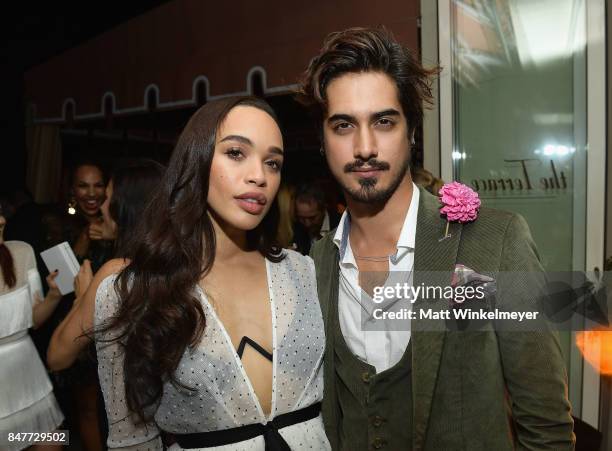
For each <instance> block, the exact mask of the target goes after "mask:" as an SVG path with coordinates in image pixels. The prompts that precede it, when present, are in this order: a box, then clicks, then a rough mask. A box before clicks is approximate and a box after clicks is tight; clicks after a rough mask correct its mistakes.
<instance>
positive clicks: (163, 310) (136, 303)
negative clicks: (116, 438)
mask: <svg viewBox="0 0 612 451" xmlns="http://www.w3.org/2000/svg"><path fill="white" fill-rule="evenodd" d="M239 105H242V106H251V107H255V108H258V109H260V110H262V111H265V112H266V113H268V114H269V115H270V116H271V117H272V118H274V120H275V121H277V119H276V116H275V114H274V112H273V111H272V109H271V108H270V106H269V105H268V104H267V103H266V102H265V101H263V100H261V99H257V98H252V97H232V98H225V99H220V100H215V101H212V102H210V103H207V104H206V105H204V106H203V107H201V108H200V109H199V110H198V111H196V113H195V114H194V115H193V116H192V117H191V119H190V120H189V122H188V123H187V125H186V127H185V129H184V130H183V132H182V133H181V135H180V137H179V139H178V142H177V145H176V147H175V149H174V153H173V154H172V158H171V159H170V163H169V165H168V169H167V171H166V174H165V175H164V177H163V179H162V182H161V184H160V186H159V188H158V189H157V191H156V192H155V194H154V196H153V199H152V200H151V202H150V203H149V205H148V207H147V208H146V210H145V214H144V216H145V221H144V222H143V224H144V226H142V227H140V228H139V229H138V230H137V232H136V233H135V234H134V237H133V240H132V243H131V245H130V246H129V252H128V255H126V257H128V258H129V259H130V264H129V265H128V266H127V267H126V268H125V269H124V270H123V271H122V272H121V274H120V275H119V277H118V278H117V282H116V289H117V291H118V293H119V297H120V299H121V303H120V307H119V311H118V314H117V315H116V316H115V317H114V318H112V319H111V321H110V322H109V324H108V325H107V326H106V327H103V328H102V329H101V330H100V331H110V330H112V331H113V334H112V335H113V336H114V337H113V340H118V342H119V343H120V344H121V345H122V347H123V350H124V379H125V391H126V401H127V405H128V407H129V409H130V410H131V411H132V412H134V413H136V414H137V416H138V417H139V419H140V420H142V421H150V420H151V418H152V415H153V412H154V410H155V408H156V406H157V404H158V402H159V401H160V399H161V395H162V390H163V384H164V383H166V382H170V383H172V384H174V385H176V386H183V385H182V384H181V383H180V382H179V381H178V380H177V379H176V377H175V374H174V372H175V370H176V368H177V366H178V364H179V361H180V359H181V358H182V356H183V354H184V352H185V350H186V349H187V348H188V347H193V346H195V345H196V344H197V343H199V341H200V340H201V337H202V334H203V332H204V327H205V324H206V323H205V316H204V310H203V308H202V305H201V301H200V300H199V299H198V297H197V295H196V293H195V291H194V288H195V287H196V284H197V283H198V282H199V281H200V279H201V278H202V277H203V276H204V275H205V274H206V273H207V272H208V271H209V270H210V268H211V267H212V265H213V262H214V259H215V247H216V245H215V233H214V229H213V224H212V222H211V220H210V218H209V215H208V203H207V197H208V187H209V178H210V168H211V162H212V159H213V154H214V148H215V139H216V134H217V131H218V129H219V126H220V125H221V123H222V122H223V120H224V119H225V118H226V116H227V114H228V113H229V112H230V110H231V109H232V108H234V107H236V106H239ZM277 123H278V121H277ZM277 222H278V208H277V206H276V202H274V203H273V205H272V206H271V209H270V212H269V213H268V214H267V215H266V217H265V218H264V220H263V221H262V222H261V223H260V224H259V226H258V227H257V228H256V229H254V230H253V231H251V232H250V233H248V234H247V240H248V243H249V245H250V246H251V248H252V249H254V250H255V249H256V250H258V251H259V252H260V253H261V254H262V255H264V256H265V257H266V258H268V259H270V260H272V261H280V260H281V259H282V251H281V249H280V248H279V247H278V246H276V244H275V243H274V239H275V234H276V226H277ZM98 332H99V331H98Z"/></svg>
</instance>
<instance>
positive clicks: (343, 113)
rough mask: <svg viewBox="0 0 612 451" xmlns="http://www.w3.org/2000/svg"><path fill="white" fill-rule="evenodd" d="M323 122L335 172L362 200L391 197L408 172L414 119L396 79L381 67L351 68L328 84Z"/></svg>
mask: <svg viewBox="0 0 612 451" xmlns="http://www.w3.org/2000/svg"><path fill="white" fill-rule="evenodd" d="M327 101H328V108H327V115H326V117H325V118H324V123H323V139H324V145H325V154H326V158H327V162H328V164H329V167H330V170H331V172H332V173H333V174H334V176H335V177H336V180H338V183H340V185H341V186H342V188H343V190H344V191H345V192H346V193H347V195H348V196H349V197H351V198H352V199H353V200H355V201H358V202H365V203H379V202H385V201H386V200H387V199H389V197H391V195H392V194H393V193H394V192H395V190H396V189H397V187H398V186H399V184H400V183H401V182H402V180H403V179H404V177H405V176H406V174H407V170H408V165H409V162H410V144H409V140H408V123H407V121H406V117H405V116H404V113H403V110H402V107H401V104H400V101H399V95H398V91H397V87H396V85H395V83H394V82H393V80H392V79H391V78H390V77H389V76H388V75H386V74H383V73H381V72H361V73H348V74H344V75H342V76H340V77H338V78H336V79H334V80H332V81H331V82H330V83H329V85H328V86H327Z"/></svg>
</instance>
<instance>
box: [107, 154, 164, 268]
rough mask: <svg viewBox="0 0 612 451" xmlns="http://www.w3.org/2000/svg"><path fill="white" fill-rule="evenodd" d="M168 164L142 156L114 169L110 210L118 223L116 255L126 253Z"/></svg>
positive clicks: (119, 255) (120, 255)
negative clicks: (165, 165)
mask: <svg viewBox="0 0 612 451" xmlns="http://www.w3.org/2000/svg"><path fill="white" fill-rule="evenodd" d="M165 170H166V168H165V167H164V166H163V165H161V164H160V163H158V162H157V161H153V160H148V159H141V160H136V161H132V162H130V163H127V164H123V165H121V166H119V167H117V168H116V169H114V170H113V172H112V174H111V179H110V180H111V182H113V194H112V196H111V199H110V205H109V212H110V215H111V217H112V218H113V221H115V223H116V224H117V238H116V239H115V256H116V257H123V256H125V255H127V253H128V252H129V250H128V246H129V242H130V241H131V238H132V236H133V234H134V231H135V230H136V228H137V225H138V224H140V222H141V221H142V220H143V213H144V210H145V208H146V206H147V205H148V203H149V201H150V200H151V197H152V194H153V193H154V192H155V190H156V189H157V187H158V186H159V184H160V181H161V179H162V176H163V174H164V171H165Z"/></svg>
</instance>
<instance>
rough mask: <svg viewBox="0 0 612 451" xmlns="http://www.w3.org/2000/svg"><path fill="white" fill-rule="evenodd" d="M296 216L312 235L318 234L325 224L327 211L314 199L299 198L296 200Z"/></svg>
mask: <svg viewBox="0 0 612 451" xmlns="http://www.w3.org/2000/svg"><path fill="white" fill-rule="evenodd" d="M295 216H296V217H297V220H298V221H299V222H300V223H301V224H302V225H303V226H304V227H305V228H306V230H308V233H309V234H310V236H318V234H319V232H320V231H321V226H322V225H323V218H324V217H325V212H324V211H323V209H322V208H321V207H320V205H319V204H317V203H316V202H315V201H314V200H305V199H297V200H296V201H295Z"/></svg>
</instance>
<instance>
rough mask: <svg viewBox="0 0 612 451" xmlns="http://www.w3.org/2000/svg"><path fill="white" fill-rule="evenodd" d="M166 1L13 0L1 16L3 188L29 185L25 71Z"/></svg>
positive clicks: (0, 179)
mask: <svg viewBox="0 0 612 451" xmlns="http://www.w3.org/2000/svg"><path fill="white" fill-rule="evenodd" d="M166 1H167V0H165V1H160V0H148V1H143V0H129V1H123V2H117V1H115V2H113V1H106V2H79V3H76V2H74V3H72V2H50V1H46V2H35V3H32V2H11V10H8V8H7V5H5V8H7V9H5V10H4V12H3V14H2V15H1V16H0V42H1V43H2V44H0V45H1V47H0V48H1V53H0V60H1V61H2V62H3V63H2V75H1V80H2V83H1V85H0V99H1V101H0V133H1V135H0V136H2V149H1V155H2V156H1V159H0V161H1V163H0V192H8V191H12V190H13V189H16V188H20V187H22V186H23V185H24V183H25V129H24V118H25V111H24V102H23V92H24V83H23V75H24V72H25V71H26V70H27V69H29V68H31V67H32V66H36V65H37V64H40V63H42V62H44V61H46V60H48V59H49V58H52V57H53V56H55V55H58V54H60V53H62V52H63V51H65V50H67V49H69V48H71V47H74V46H76V45H78V44H80V43H82V42H85V41H87V40H89V39H91V38H93V37H95V36H97V35H99V34H100V33H103V32H105V31H107V30H109V29H112V28H114V27H115V26H117V25H119V24H121V23H123V22H126V21H128V20H129V19H131V18H133V17H136V16H139V15H141V14H143V13H145V12H146V11H148V10H150V9H152V8H155V7H157V6H159V5H161V4H163V3H165V2H166Z"/></svg>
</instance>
